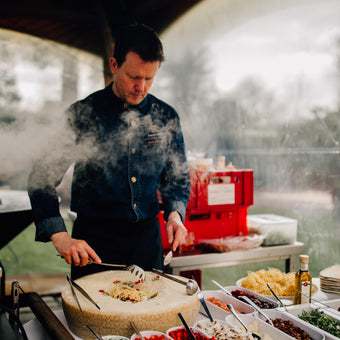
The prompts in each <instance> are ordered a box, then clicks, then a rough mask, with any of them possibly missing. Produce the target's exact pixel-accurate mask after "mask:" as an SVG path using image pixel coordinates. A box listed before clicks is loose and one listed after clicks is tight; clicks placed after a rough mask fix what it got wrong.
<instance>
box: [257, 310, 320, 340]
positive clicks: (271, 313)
mask: <svg viewBox="0 0 340 340" xmlns="http://www.w3.org/2000/svg"><path fill="white" fill-rule="evenodd" d="M263 312H264V313H265V314H266V315H267V316H268V317H269V318H270V319H272V320H275V319H276V318H280V319H281V320H284V321H286V320H289V321H290V322H291V323H292V324H293V325H294V326H295V327H299V328H301V329H302V330H304V331H305V332H307V334H308V335H309V336H310V337H311V338H312V339H313V340H323V339H324V338H325V336H324V335H323V333H322V332H321V331H316V330H315V329H313V328H312V327H310V325H309V324H308V323H306V322H304V321H302V320H300V319H296V318H294V317H293V316H292V315H290V314H289V313H284V312H282V311H281V312H280V311H278V310H273V309H271V310H269V309H267V310H266V311H263ZM256 317H257V318H258V319H261V320H263V321H265V320H264V318H263V316H262V315H260V314H257V316H256Z"/></svg>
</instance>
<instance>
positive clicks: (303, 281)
mask: <svg viewBox="0 0 340 340" xmlns="http://www.w3.org/2000/svg"><path fill="white" fill-rule="evenodd" d="M308 263H309V256H308V255H300V270H298V271H297V272H296V274H295V297H294V304H295V305H297V304H301V303H310V302H311V297H312V275H311V274H310V273H309V271H308Z"/></svg>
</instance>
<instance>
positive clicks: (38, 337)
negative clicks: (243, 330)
mask: <svg viewBox="0 0 340 340" xmlns="http://www.w3.org/2000/svg"><path fill="white" fill-rule="evenodd" d="M313 283H314V284H315V285H316V286H317V287H318V292H317V293H316V294H315V295H313V298H314V299H315V300H317V301H328V300H333V299H339V295H336V294H328V293H327V294H326V293H323V292H321V291H320V288H319V287H320V279H319V278H313ZM54 313H55V315H56V316H57V318H58V319H59V320H60V322H61V323H62V324H63V325H64V326H65V327H66V328H67V330H69V328H68V325H67V321H66V319H65V315H64V312H63V311H62V310H59V311H55V312H54ZM201 319H205V317H204V316H203V315H202V314H198V316H197V321H198V320H201ZM24 328H25V331H26V334H27V337H28V339H29V340H51V338H50V337H49V335H48V334H47V332H46V330H45V329H44V328H43V327H42V326H41V324H40V322H39V321H38V320H37V319H36V318H34V319H33V320H31V321H29V322H27V323H26V324H25V325H24ZM69 331H70V330H69ZM70 333H71V334H72V335H73V337H74V338H75V339H77V340H82V338H79V337H77V336H76V335H74V334H73V333H72V332H71V331H70Z"/></svg>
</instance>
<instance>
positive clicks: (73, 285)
mask: <svg viewBox="0 0 340 340" xmlns="http://www.w3.org/2000/svg"><path fill="white" fill-rule="evenodd" d="M67 280H68V282H69V283H70V285H71V290H72V294H73V293H74V295H73V296H74V297H75V299H76V301H77V303H78V306H79V309H80V310H81V308H80V305H79V301H78V298H77V295H76V294H75V292H74V289H73V287H75V288H76V289H77V290H78V291H79V292H80V293H81V294H82V295H83V296H85V297H86V299H88V300H89V301H90V302H91V303H92V304H94V305H95V306H96V307H97V308H98V309H100V307H99V306H98V305H97V304H96V303H95V302H94V300H93V299H92V298H91V296H90V295H89V294H88V293H87V292H86V291H85V290H84V289H83V288H82V287H80V286H79V285H78V284H77V283H76V282H75V281H74V280H72V279H71V277H70V276H69V275H67ZM81 311H82V310H81Z"/></svg>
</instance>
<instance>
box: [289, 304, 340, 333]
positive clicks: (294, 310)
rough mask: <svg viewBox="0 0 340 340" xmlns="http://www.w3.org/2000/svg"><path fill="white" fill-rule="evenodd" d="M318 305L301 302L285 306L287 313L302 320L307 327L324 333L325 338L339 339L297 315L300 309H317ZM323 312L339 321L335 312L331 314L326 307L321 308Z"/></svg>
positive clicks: (307, 310)
mask: <svg viewBox="0 0 340 340" xmlns="http://www.w3.org/2000/svg"><path fill="white" fill-rule="evenodd" d="M319 308H320V306H316V305H314V304H312V303H305V304H302V305H294V306H289V307H287V313H289V314H290V315H291V316H292V317H293V318H295V319H296V320H299V321H301V322H304V323H306V324H307V325H308V326H309V327H311V328H312V329H314V330H315V331H317V332H320V330H321V332H322V333H323V334H324V335H325V337H326V339H334V340H336V339H337V340H339V338H338V337H336V336H334V335H332V334H330V333H328V332H325V331H323V330H322V329H320V328H318V327H316V326H313V325H312V324H310V323H308V322H306V321H303V320H301V319H300V318H299V315H300V314H301V313H302V311H306V312H310V311H311V310H314V309H319ZM321 310H322V311H323V312H325V314H327V315H329V316H330V317H331V318H332V319H334V320H337V321H340V317H339V316H336V315H335V314H332V313H330V312H328V311H327V310H326V309H323V308H322V309H321Z"/></svg>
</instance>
